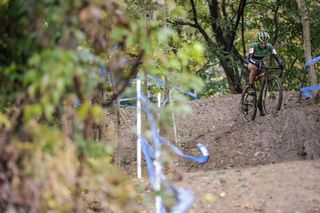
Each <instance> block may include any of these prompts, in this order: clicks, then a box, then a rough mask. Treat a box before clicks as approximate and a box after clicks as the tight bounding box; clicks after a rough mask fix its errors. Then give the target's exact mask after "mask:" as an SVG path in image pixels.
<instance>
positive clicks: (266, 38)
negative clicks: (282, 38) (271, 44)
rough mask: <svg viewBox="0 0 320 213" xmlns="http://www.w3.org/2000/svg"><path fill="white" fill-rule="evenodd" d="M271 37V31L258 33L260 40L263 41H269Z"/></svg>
mask: <svg viewBox="0 0 320 213" xmlns="http://www.w3.org/2000/svg"><path fill="white" fill-rule="evenodd" d="M269 39H270V36H269V33H267V32H265V31H261V32H259V33H258V41H259V42H261V43H264V44H265V43H267V42H268V41H269Z"/></svg>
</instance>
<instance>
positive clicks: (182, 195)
mask: <svg viewBox="0 0 320 213" xmlns="http://www.w3.org/2000/svg"><path fill="white" fill-rule="evenodd" d="M141 102H143V105H145V106H146V107H145V108H142V110H143V111H144V112H145V113H146V115H147V120H148V122H149V124H150V128H151V135H152V138H153V142H154V147H158V149H159V148H160V149H161V145H162V144H165V145H167V146H169V147H170V148H171V150H173V152H175V153H176V154H177V155H179V156H182V157H185V158H187V159H189V160H193V161H195V162H199V163H204V162H207V161H208V159H209V154H208V150H207V149H206V148H205V146H204V145H202V144H198V145H197V146H198V148H199V149H200V151H201V153H202V156H200V157H193V156H190V155H186V154H184V153H183V152H182V151H181V150H179V149H178V148H177V147H176V146H174V145H173V144H172V143H170V142H169V141H168V140H167V139H165V138H163V137H161V136H160V135H159V133H158V126H157V123H156V121H155V119H154V117H153V114H152V113H151V111H150V110H151V109H152V108H155V106H154V104H153V103H152V102H150V100H149V99H148V98H146V97H145V96H144V95H143V94H142V93H141ZM138 137H139V138H140V139H141V141H142V151H143V154H144V156H145V159H146V163H147V168H148V173H149V178H150V182H151V185H152V186H153V188H154V189H155V186H156V185H155V184H156V183H155V180H156V176H155V168H154V165H153V163H152V162H153V161H152V159H155V151H154V149H153V148H152V147H151V145H150V144H149V143H148V141H147V140H146V139H145V138H143V137H142V136H141V135H138ZM160 178H161V180H165V176H164V175H163V173H162V172H161V174H160ZM168 188H169V190H173V191H174V192H175V194H176V196H177V199H178V203H177V205H176V206H174V207H173V208H172V209H171V212H174V213H178V212H179V213H180V212H186V211H187V209H188V208H189V207H190V206H191V205H192V202H193V200H194V196H193V195H192V193H191V192H190V191H188V190H185V189H174V188H173V186H171V184H169V187H168ZM162 206H164V205H163V204H162ZM161 212H166V211H165V208H164V207H162V208H161Z"/></svg>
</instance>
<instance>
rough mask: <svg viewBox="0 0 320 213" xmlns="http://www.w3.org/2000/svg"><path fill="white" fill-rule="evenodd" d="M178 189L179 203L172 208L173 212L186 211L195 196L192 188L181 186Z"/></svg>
mask: <svg viewBox="0 0 320 213" xmlns="http://www.w3.org/2000/svg"><path fill="white" fill-rule="evenodd" d="M176 191H177V198H178V204H177V205H176V206H174V207H173V208H172V209H171V211H170V212H171V213H180V212H186V211H187V210H188V209H189V208H190V207H191V205H192V203H193V201H194V196H193V194H192V192H191V191H190V190H187V189H183V188H179V189H177V190H176Z"/></svg>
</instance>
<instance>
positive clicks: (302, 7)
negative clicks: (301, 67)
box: [296, 0, 318, 85]
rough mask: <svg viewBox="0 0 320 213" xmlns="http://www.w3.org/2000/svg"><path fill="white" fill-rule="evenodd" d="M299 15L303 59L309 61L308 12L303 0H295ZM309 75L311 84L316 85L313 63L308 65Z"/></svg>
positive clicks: (310, 56) (310, 57)
mask: <svg viewBox="0 0 320 213" xmlns="http://www.w3.org/2000/svg"><path fill="white" fill-rule="evenodd" d="M296 1H297V4H298V8H299V12H300V16H301V22H302V28H303V48H304V52H305V60H306V61H309V60H311V59H312V55H311V51H312V50H311V41H310V24H309V14H308V8H307V6H306V2H305V1H304V0H296ZM309 77H310V80H311V85H316V84H317V83H318V81H317V75H316V72H315V69H314V65H311V66H310V67H309Z"/></svg>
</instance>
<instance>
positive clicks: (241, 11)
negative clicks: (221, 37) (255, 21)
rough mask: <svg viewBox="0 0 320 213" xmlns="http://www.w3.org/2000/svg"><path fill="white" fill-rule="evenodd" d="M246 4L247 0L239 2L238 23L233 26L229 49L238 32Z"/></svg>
mask: <svg viewBox="0 0 320 213" xmlns="http://www.w3.org/2000/svg"><path fill="white" fill-rule="evenodd" d="M245 6H246V0H241V1H240V3H239V7H238V12H237V19H236V24H235V25H234V26H233V29H232V31H231V36H230V40H229V45H228V47H229V49H230V48H231V46H232V44H233V42H234V39H235V36H236V32H237V29H238V26H239V23H240V18H241V17H242V15H243V11H244V8H245Z"/></svg>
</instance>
